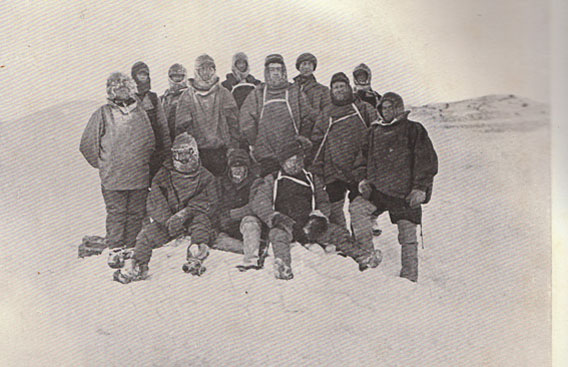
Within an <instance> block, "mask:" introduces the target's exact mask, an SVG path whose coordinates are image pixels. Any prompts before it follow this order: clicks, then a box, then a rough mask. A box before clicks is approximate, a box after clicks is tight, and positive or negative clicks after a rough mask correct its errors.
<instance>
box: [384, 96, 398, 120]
mask: <svg viewBox="0 0 568 367" xmlns="http://www.w3.org/2000/svg"><path fill="white" fill-rule="evenodd" d="M381 115H382V116H383V120H384V121H385V122H387V123H388V122H391V121H392V120H394V118H395V117H396V116H395V110H394V105H393V104H392V102H391V101H388V100H387V101H384V102H383V103H382V105H381Z"/></svg>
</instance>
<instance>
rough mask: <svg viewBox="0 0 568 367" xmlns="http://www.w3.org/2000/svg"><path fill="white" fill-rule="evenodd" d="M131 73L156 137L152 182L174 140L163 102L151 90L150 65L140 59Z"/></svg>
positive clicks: (151, 160) (151, 167)
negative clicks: (172, 139) (171, 137)
mask: <svg viewBox="0 0 568 367" xmlns="http://www.w3.org/2000/svg"><path fill="white" fill-rule="evenodd" d="M130 74H131V76H132V79H134V82H135V83H136V87H137V92H136V98H137V99H138V101H139V104H140V106H141V107H142V108H143V109H144V110H145V111H146V114H147V115H148V118H149V119H150V123H151V124H152V130H153V131H154V136H155V139H156V152H155V153H154V155H152V158H151V159H150V183H151V180H152V178H153V177H154V175H155V174H156V172H158V170H159V169H160V166H161V165H162V162H163V161H164V160H165V159H166V158H167V157H168V155H169V152H170V149H171V147H172V141H171V139H170V133H169V129H168V122H167V120H166V115H165V114H164V109H163V108H162V104H161V103H160V100H159V98H158V95H157V94H156V93H154V92H152V91H151V90H150V88H151V82H150V69H149V68H148V65H146V64H145V63H144V62H142V61H138V62H136V63H135V64H134V65H132V70H131V73H130Z"/></svg>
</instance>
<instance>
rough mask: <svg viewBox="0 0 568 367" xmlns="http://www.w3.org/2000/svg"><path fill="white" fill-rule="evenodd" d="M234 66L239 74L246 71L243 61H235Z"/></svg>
mask: <svg viewBox="0 0 568 367" xmlns="http://www.w3.org/2000/svg"><path fill="white" fill-rule="evenodd" d="M235 66H236V68H237V70H238V71H240V72H241V73H244V72H245V71H247V62H246V61H245V60H237V62H236V63H235Z"/></svg>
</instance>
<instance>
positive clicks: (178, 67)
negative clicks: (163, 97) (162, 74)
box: [168, 64, 187, 93]
mask: <svg viewBox="0 0 568 367" xmlns="http://www.w3.org/2000/svg"><path fill="white" fill-rule="evenodd" d="M175 74H183V76H184V77H183V80H182V81H181V82H176V81H173V80H172V75H175ZM168 83H169V85H170V91H171V92H174V93H175V92H178V91H181V90H183V89H186V88H187V69H186V68H185V67H184V66H183V65H182V64H173V65H172V66H170V69H169V70H168Z"/></svg>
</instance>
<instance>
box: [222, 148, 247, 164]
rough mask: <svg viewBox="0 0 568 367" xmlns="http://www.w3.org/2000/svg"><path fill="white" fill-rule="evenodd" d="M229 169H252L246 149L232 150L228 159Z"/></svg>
mask: <svg viewBox="0 0 568 367" xmlns="http://www.w3.org/2000/svg"><path fill="white" fill-rule="evenodd" d="M227 161H228V162H227V165H228V166H229V167H236V166H245V167H250V158H249V155H248V153H247V152H246V151H245V150H244V149H234V150H231V151H230V152H229V154H228V157H227Z"/></svg>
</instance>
